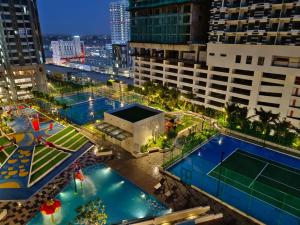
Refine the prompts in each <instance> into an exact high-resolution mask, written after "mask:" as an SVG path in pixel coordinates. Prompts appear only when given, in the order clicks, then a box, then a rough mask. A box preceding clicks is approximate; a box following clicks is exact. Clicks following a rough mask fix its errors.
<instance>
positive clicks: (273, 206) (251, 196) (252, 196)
mask: <svg viewBox="0 0 300 225" xmlns="http://www.w3.org/2000/svg"><path fill="white" fill-rule="evenodd" d="M208 176H209V177H210V178H212V179H214V180H216V181H218V179H217V178H216V177H213V176H211V175H208ZM221 176H222V175H221ZM225 178H227V179H229V180H232V179H231V178H229V177H226V176H225ZM232 181H233V182H235V183H239V182H237V181H235V180H232ZM221 182H222V183H223V184H225V185H228V186H230V187H231V188H233V189H235V190H237V191H239V192H242V193H244V194H246V195H247V196H249V197H250V198H255V199H257V200H259V201H261V202H263V203H264V204H266V205H269V206H271V207H272V208H275V209H278V210H279V211H282V212H285V213H286V214H289V215H291V216H293V217H296V218H300V217H299V216H297V215H295V214H292V213H290V212H288V211H286V210H284V209H281V208H279V207H277V206H275V205H272V204H271V203H268V202H266V201H264V200H263V199H261V198H259V197H256V196H254V195H251V194H249V193H247V192H246V191H243V190H241V189H239V188H237V187H235V186H233V185H232V184H229V183H226V182H224V181H223V180H221ZM239 184H241V183H239ZM241 185H242V186H245V185H244V184H241ZM245 187H247V186H245ZM247 188H248V187H247ZM252 190H253V189H252ZM256 192H259V191H256ZM259 193H260V194H262V195H264V196H266V197H268V198H271V199H274V200H275V201H277V202H280V203H282V202H281V201H279V200H278V199H275V198H273V197H271V196H269V195H266V194H265V193H262V192H259ZM234 194H235V193H233V195H234ZM218 198H219V197H218ZM219 199H221V198H219ZM249 201H250V200H249ZM228 204H229V205H230V203H228ZM288 206H289V207H290V208H293V209H294V210H296V211H299V209H298V208H295V207H293V206H290V205H288ZM240 210H241V211H242V212H245V213H247V211H246V210H242V209H240ZM254 217H255V216H254Z"/></svg>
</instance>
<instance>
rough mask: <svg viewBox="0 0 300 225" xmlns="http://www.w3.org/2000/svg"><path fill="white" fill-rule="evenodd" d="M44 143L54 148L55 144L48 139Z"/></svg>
mask: <svg viewBox="0 0 300 225" xmlns="http://www.w3.org/2000/svg"><path fill="white" fill-rule="evenodd" d="M45 145H47V146H48V147H51V148H55V145H54V144H53V143H52V142H49V141H46V142H45Z"/></svg>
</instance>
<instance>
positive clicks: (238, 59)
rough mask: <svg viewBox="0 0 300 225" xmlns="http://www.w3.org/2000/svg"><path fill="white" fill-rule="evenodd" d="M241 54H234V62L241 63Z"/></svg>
mask: <svg viewBox="0 0 300 225" xmlns="http://www.w3.org/2000/svg"><path fill="white" fill-rule="evenodd" d="M241 60H242V56H241V55H236V56H235V63H241Z"/></svg>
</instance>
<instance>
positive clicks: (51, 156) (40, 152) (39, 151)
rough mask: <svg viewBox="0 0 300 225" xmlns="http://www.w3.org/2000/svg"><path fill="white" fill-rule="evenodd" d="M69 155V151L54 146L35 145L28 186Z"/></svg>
mask: <svg viewBox="0 0 300 225" xmlns="http://www.w3.org/2000/svg"><path fill="white" fill-rule="evenodd" d="M70 155H71V154H70V153H66V152H64V151H61V150H58V149H55V148H49V147H46V146H43V145H38V146H35V149H34V151H33V156H32V162H31V171H30V178H29V181H28V186H29V187H31V186H32V185H34V184H35V183H36V182H38V181H39V180H41V179H42V178H43V177H45V176H46V175H47V174H48V173H49V172H51V171H52V170H53V169H55V167H56V166H58V165H60V164H61V163H62V161H64V160H65V159H67V158H68V157H69V156H70Z"/></svg>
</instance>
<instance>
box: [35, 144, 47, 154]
mask: <svg viewBox="0 0 300 225" xmlns="http://www.w3.org/2000/svg"><path fill="white" fill-rule="evenodd" d="M45 148H46V147H45V146H43V145H39V146H35V149H34V153H35V154H37V153H39V152H40V151H41V150H43V149H45Z"/></svg>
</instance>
